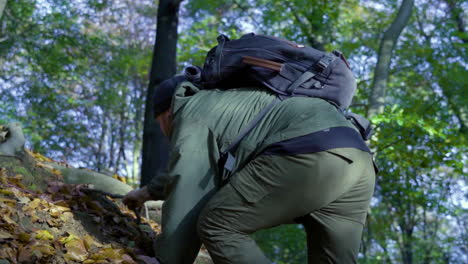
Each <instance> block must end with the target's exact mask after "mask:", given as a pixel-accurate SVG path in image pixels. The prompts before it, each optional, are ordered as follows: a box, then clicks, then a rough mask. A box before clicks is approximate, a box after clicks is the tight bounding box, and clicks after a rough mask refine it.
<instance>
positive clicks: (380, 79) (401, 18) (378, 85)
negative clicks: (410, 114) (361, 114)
mask: <svg viewBox="0 0 468 264" xmlns="http://www.w3.org/2000/svg"><path fill="white" fill-rule="evenodd" d="M413 6H414V0H403V2H402V3H401V6H400V9H399V10H398V14H397V16H396V18H395V20H393V22H392V24H391V25H390V27H389V28H388V29H387V30H386V31H385V33H384V35H383V37H382V40H381V42H380V47H379V52H378V60H377V66H376V68H375V73H374V82H373V85H372V89H371V98H370V107H369V111H368V113H367V115H368V116H369V117H372V116H373V115H375V114H378V113H382V112H383V108H384V103H385V90H386V89H387V82H388V75H389V74H388V73H389V69H390V62H391V57H392V53H393V49H394V47H395V44H396V42H397V41H398V38H399V36H400V34H401V32H402V31H403V29H404V28H405V26H406V25H407V24H408V21H409V19H410V17H411V13H412V10H413Z"/></svg>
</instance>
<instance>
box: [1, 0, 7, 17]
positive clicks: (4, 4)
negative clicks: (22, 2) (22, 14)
mask: <svg viewBox="0 0 468 264" xmlns="http://www.w3.org/2000/svg"><path fill="white" fill-rule="evenodd" d="M6 2H7V0H0V20H1V19H2V16H3V10H5V6H6Z"/></svg>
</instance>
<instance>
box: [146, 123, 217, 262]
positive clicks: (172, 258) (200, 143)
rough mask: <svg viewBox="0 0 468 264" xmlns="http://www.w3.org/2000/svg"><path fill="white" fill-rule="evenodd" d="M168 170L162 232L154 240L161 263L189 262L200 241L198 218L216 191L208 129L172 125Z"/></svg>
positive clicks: (214, 149) (213, 146) (214, 158)
mask: <svg viewBox="0 0 468 264" xmlns="http://www.w3.org/2000/svg"><path fill="white" fill-rule="evenodd" d="M175 123H180V125H178V126H175V127H174V130H173V133H174V134H173V135H172V137H171V146H170V149H171V153H170V158H169V167H168V182H167V183H166V186H165V188H166V192H167V193H168V196H167V198H166V201H165V202H164V205H163V209H162V232H161V234H160V235H159V236H158V239H157V240H156V242H155V243H156V245H155V247H156V254H157V257H158V258H159V260H160V261H161V263H163V264H167V263H171V264H179V263H180V264H182V263H193V261H194V260H195V258H196V256H197V254H198V251H199V250H200V246H201V242H200V239H199V238H198V235H197V231H196V230H197V228H196V225H197V221H198V216H199V214H200V212H201V210H202V209H203V207H204V206H205V204H206V202H207V201H208V200H209V199H210V198H211V196H213V194H214V193H215V191H216V184H215V177H214V175H215V171H214V168H215V164H216V162H217V157H218V156H219V153H218V149H217V147H216V146H217V144H216V139H215V137H214V136H213V134H212V132H211V131H210V129H208V127H206V126H205V125H203V124H202V123H197V122H194V121H189V122H188V123H187V122H177V121H176V122H175Z"/></svg>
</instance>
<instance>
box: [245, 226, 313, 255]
mask: <svg viewBox="0 0 468 264" xmlns="http://www.w3.org/2000/svg"><path fill="white" fill-rule="evenodd" d="M253 237H254V239H255V240H256V241H257V243H258V245H259V247H260V248H261V249H262V250H263V252H264V253H265V255H266V256H267V257H268V258H270V259H272V260H274V261H275V263H277V264H294V263H297V264H299V263H307V246H306V236H305V231H304V228H303V227H302V225H283V226H279V227H275V228H272V229H268V230H261V231H258V232H256V233H255V234H254V236H253ZM278 241H281V242H280V243H278ZM286 245H287V246H286Z"/></svg>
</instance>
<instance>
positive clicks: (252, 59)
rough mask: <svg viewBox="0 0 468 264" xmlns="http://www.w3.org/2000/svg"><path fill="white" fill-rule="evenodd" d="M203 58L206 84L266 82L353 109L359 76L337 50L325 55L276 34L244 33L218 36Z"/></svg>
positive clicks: (294, 93)
mask: <svg viewBox="0 0 468 264" xmlns="http://www.w3.org/2000/svg"><path fill="white" fill-rule="evenodd" d="M218 43H219V44H218V45H217V46H216V47H214V48H212V49H211V50H210V51H209V52H208V54H207V56H206V59H205V64H204V66H203V71H202V75H201V82H202V84H203V87H204V88H214V87H216V88H230V87H242V86H247V85H258V84H260V85H262V86H264V87H267V88H269V89H271V90H272V91H274V92H276V93H277V94H279V95H281V96H283V97H290V96H311V97H320V98H323V99H325V100H327V101H329V102H331V103H333V104H335V105H336V106H337V107H339V108H340V109H342V110H345V109H346V108H348V107H349V105H350V103H351V99H352V97H353V95H354V91H355V90H356V80H355V79H354V76H353V73H352V71H351V70H350V68H349V65H348V62H347V61H346V59H345V57H344V56H343V54H341V52H339V51H333V52H332V53H326V52H323V51H320V50H317V49H314V48H310V47H306V46H304V45H299V44H296V43H293V42H291V41H287V40H282V39H279V38H276V37H270V36H264V35H255V34H253V33H250V34H246V35H244V36H242V37H241V38H240V39H236V40H229V38H228V37H226V36H225V35H220V36H219V37H218Z"/></svg>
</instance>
